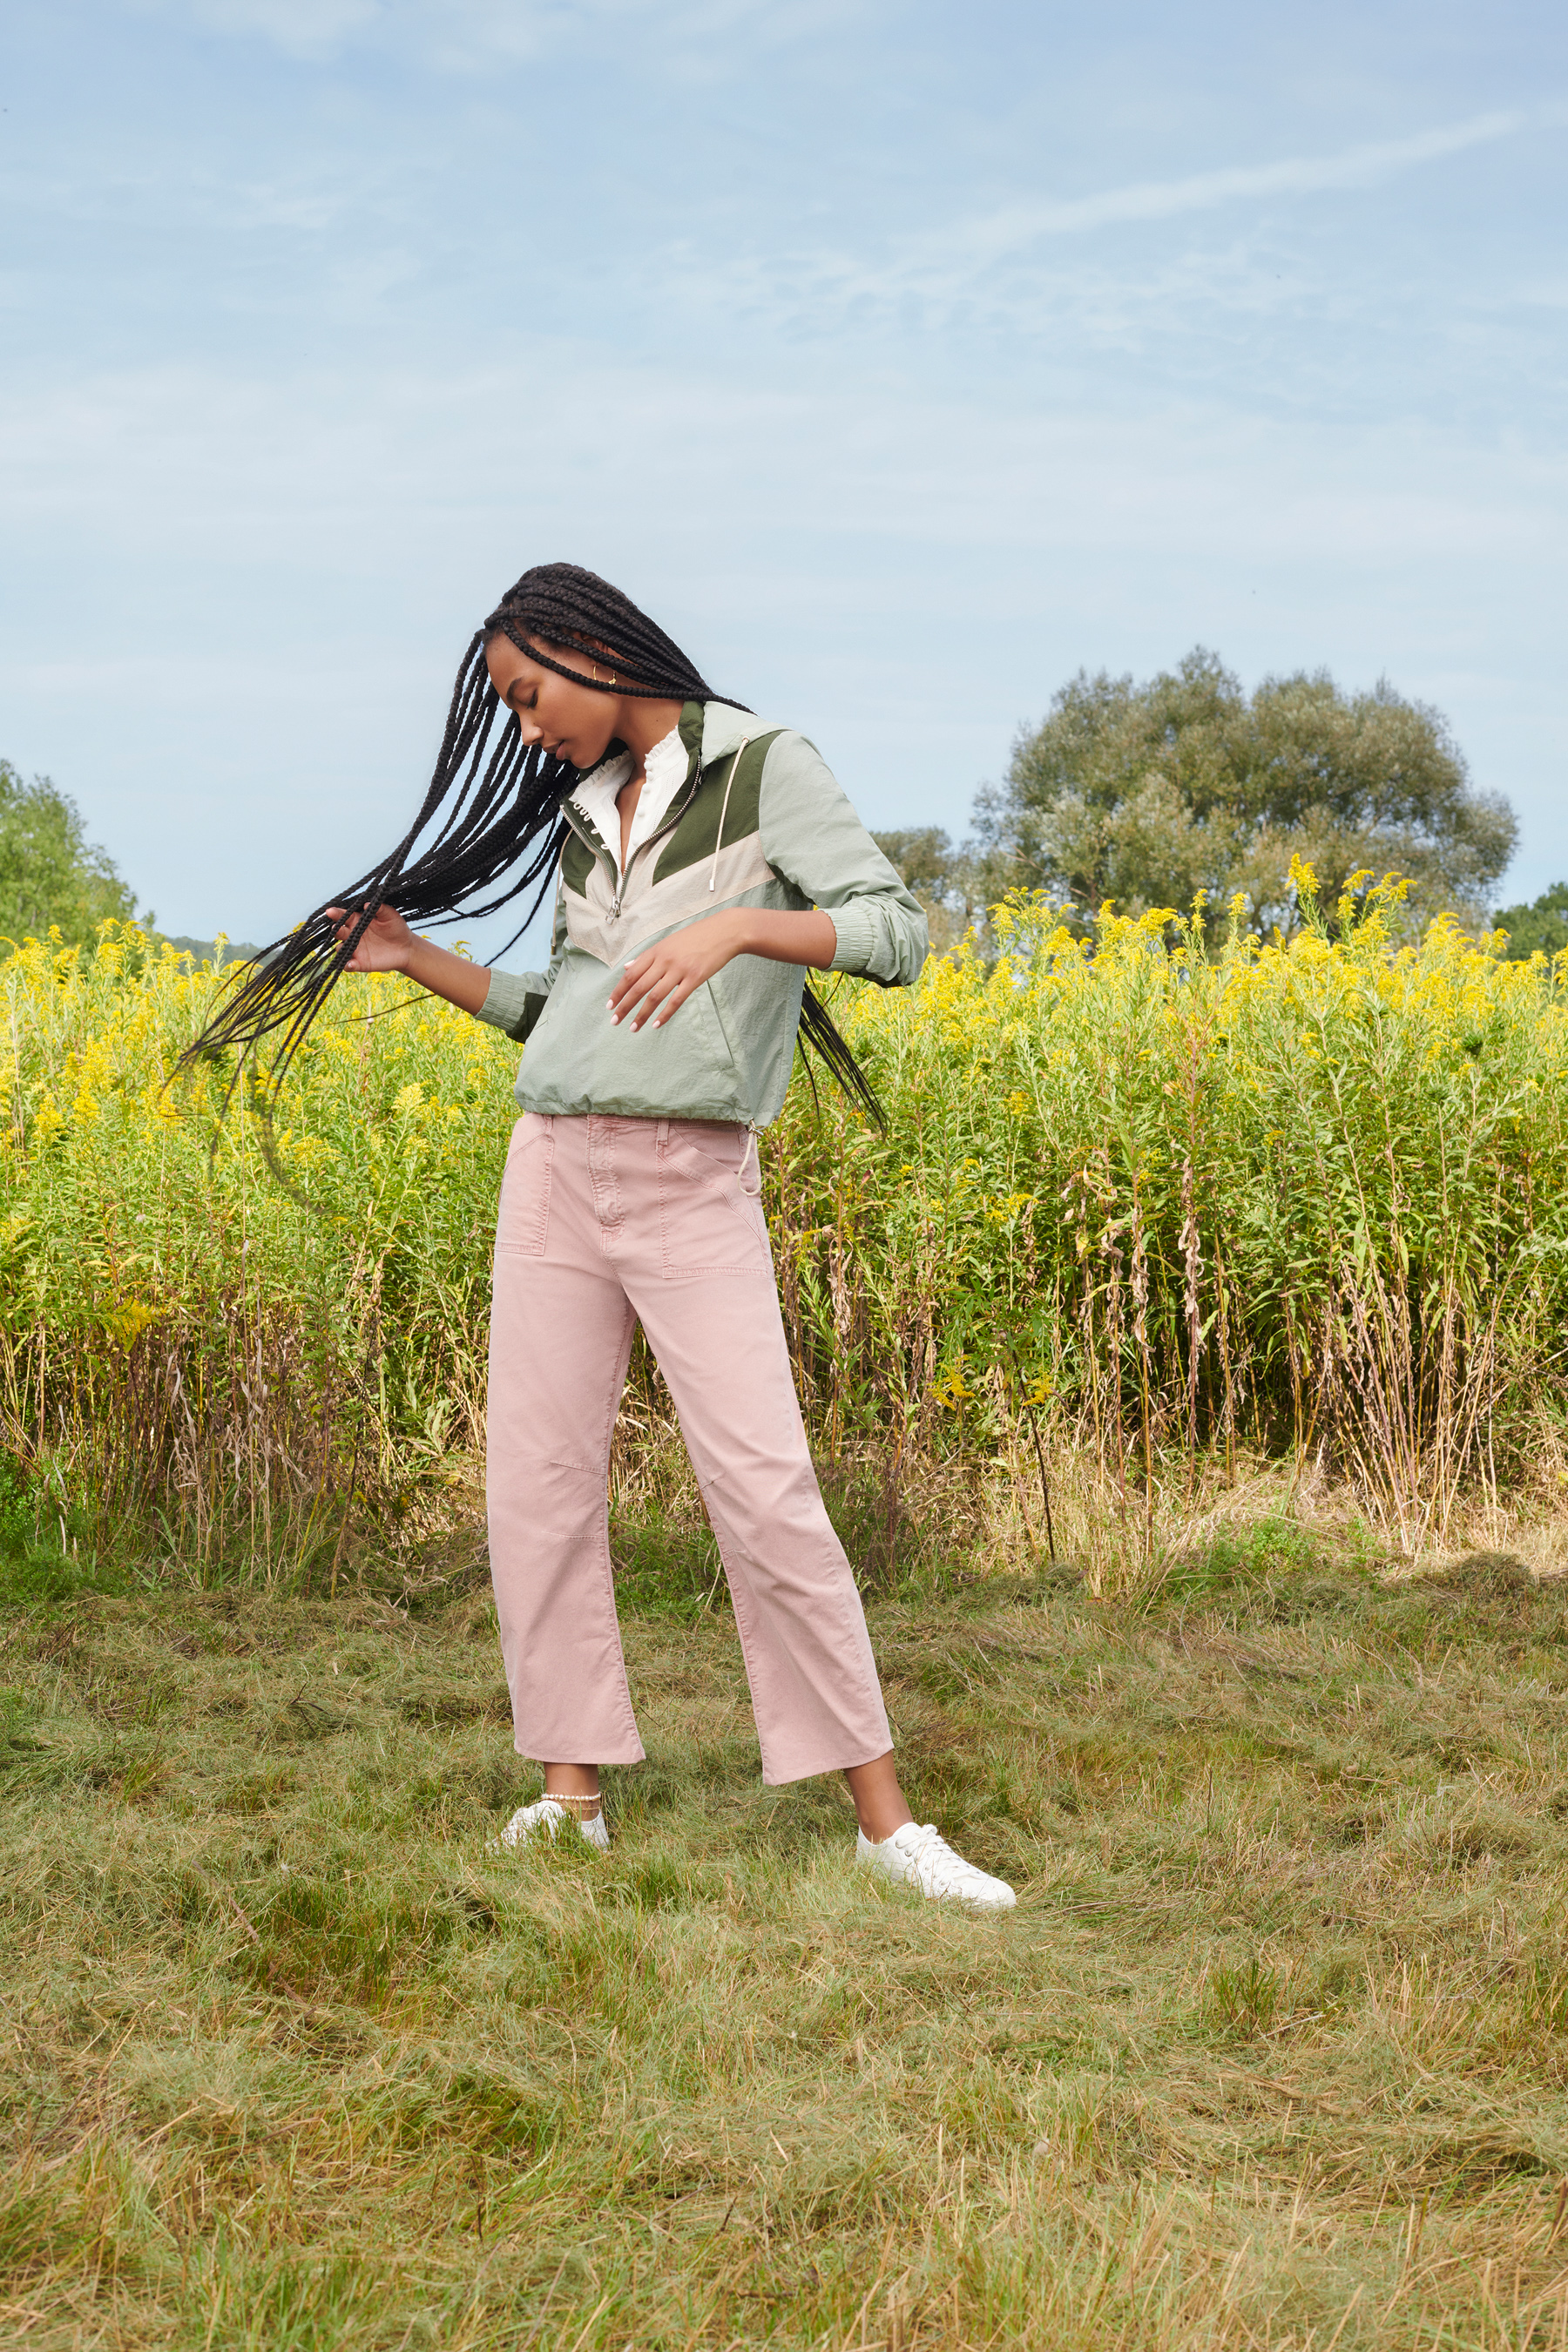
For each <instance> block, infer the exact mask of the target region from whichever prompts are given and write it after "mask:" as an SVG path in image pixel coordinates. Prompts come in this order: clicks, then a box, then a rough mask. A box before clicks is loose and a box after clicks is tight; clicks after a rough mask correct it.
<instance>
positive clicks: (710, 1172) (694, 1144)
mask: <svg viewBox="0 0 1568 2352" xmlns="http://www.w3.org/2000/svg"><path fill="white" fill-rule="evenodd" d="M756 1181H757V1177H756V1161H755V1154H754V1150H753V1145H752V1137H751V1135H750V1134H749V1133H748V1132H747V1130H746V1129H745V1128H743V1127H727V1126H720V1125H717V1124H714V1123H710V1121H708V1120H706V1119H681V1118H672V1119H670V1120H668V1122H667V1123H666V1124H665V1125H664V1126H663V1127H662V1129H661V1130H660V1134H659V1139H658V1223H659V1242H660V1246H661V1249H662V1252H663V1260H664V1274H665V1278H666V1279H667V1280H668V1279H669V1278H670V1277H672V1276H676V1275H684V1274H758V1273H763V1272H771V1271H772V1266H773V1257H772V1253H771V1252H770V1250H769V1248H768V1228H767V1220H766V1219H765V1217H764V1216H763V1204H762V1202H761V1200H760V1199H759V1197H758V1194H757V1192H752V1190H751V1189H750V1186H751V1185H752V1184H753V1183H755V1182H756ZM759 1189H760V1188H759Z"/></svg>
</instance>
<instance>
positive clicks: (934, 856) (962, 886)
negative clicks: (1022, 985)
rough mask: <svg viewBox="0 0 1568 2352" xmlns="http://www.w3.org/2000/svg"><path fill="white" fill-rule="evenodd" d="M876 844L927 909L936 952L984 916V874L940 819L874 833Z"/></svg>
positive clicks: (954, 942)
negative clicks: (946, 831)
mask: <svg viewBox="0 0 1568 2352" xmlns="http://www.w3.org/2000/svg"><path fill="white" fill-rule="evenodd" d="M871 837H872V839H873V840H874V841H875V843H876V845H877V846H878V848H879V850H880V851H881V853H882V855H883V856H884V857H885V858H886V859H887V860H888V863H889V866H892V867H894V869H895V870H896V872H897V873H898V875H899V877H900V880H901V881H904V882H906V883H908V885H909V887H910V889H911V890H912V891H913V892H914V894H915V897H916V898H918V899H919V900H920V902H921V906H922V907H923V908H925V910H926V920H927V922H928V923H929V924H930V925H931V946H932V947H933V948H934V949H935V950H936V952H937V953H938V955H941V954H942V952H943V951H944V950H946V949H948V948H952V947H956V946H957V945H958V942H959V940H962V939H963V937H964V935H965V934H966V932H968V931H969V930H970V929H971V928H972V927H973V925H974V924H976V923H984V915H985V905H986V899H985V879H984V875H983V873H982V871H981V867H980V866H979V864H978V862H977V860H976V858H975V856H974V854H973V849H972V848H971V846H970V845H968V844H967V843H963V844H959V845H954V843H953V842H952V840H951V839H950V838H949V836H948V835H947V834H946V833H945V832H944V830H943V829H942V826H941V825H939V824H924V825H917V826H912V827H910V828H909V829H907V830H905V831H903V832H897V833H878V834H873V835H872V836H871Z"/></svg>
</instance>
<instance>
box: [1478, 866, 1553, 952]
mask: <svg viewBox="0 0 1568 2352" xmlns="http://www.w3.org/2000/svg"><path fill="white" fill-rule="evenodd" d="M1492 921H1493V923H1494V924H1495V925H1496V927H1497V929H1499V930H1500V931H1506V932H1507V933H1508V953H1509V961H1510V962H1511V963H1527V962H1528V961H1529V960H1530V958H1531V956H1532V955H1534V953H1535V952H1536V950H1537V949H1538V948H1539V949H1541V950H1543V951H1544V952H1545V953H1546V954H1547V955H1561V954H1562V952H1563V949H1564V948H1568V882H1554V883H1553V884H1552V887H1551V889H1550V890H1543V891H1542V894H1541V896H1540V898H1534V899H1531V903H1530V905H1529V906H1528V907H1526V906H1518V907H1500V908H1498V911H1497V913H1496V914H1495V915H1494V916H1493V917H1492Z"/></svg>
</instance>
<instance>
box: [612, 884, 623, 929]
mask: <svg viewBox="0 0 1568 2352" xmlns="http://www.w3.org/2000/svg"><path fill="white" fill-rule="evenodd" d="M620 919H621V894H620V892H619V890H617V891H616V895H615V897H614V898H612V899H611V901H610V920H611V921H612V922H613V923H618V922H619V921H620Z"/></svg>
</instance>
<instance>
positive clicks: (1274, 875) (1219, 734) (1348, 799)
mask: <svg viewBox="0 0 1568 2352" xmlns="http://www.w3.org/2000/svg"><path fill="white" fill-rule="evenodd" d="M1518 831H1519V827H1518V823H1517V820H1516V818H1515V816H1514V814H1513V811H1512V809H1511V808H1510V806H1509V803H1508V802H1507V801H1506V800H1505V799H1504V798H1503V796H1502V795H1501V793H1493V792H1486V791H1482V790H1479V789H1478V788H1477V787H1476V785H1475V784H1474V783H1473V782H1472V781H1471V778H1470V774H1469V771H1468V766H1467V764H1466V761H1465V758H1464V754H1463V753H1462V751H1460V750H1459V747H1458V744H1457V743H1456V742H1455V740H1454V739H1453V736H1452V734H1451V732H1450V731H1449V729H1448V726H1447V721H1446V720H1445V719H1444V718H1443V717H1442V715H1441V713H1440V712H1438V711H1436V710H1434V709H1431V707H1430V706H1429V705H1427V704H1426V703H1421V702H1415V701H1412V700H1410V699H1408V698H1406V697H1405V696H1404V695H1401V694H1398V693H1396V692H1395V691H1394V688H1392V687H1391V686H1389V685H1388V684H1387V683H1386V681H1383V682H1380V683H1379V684H1378V685H1377V686H1375V687H1373V688H1372V689H1371V690H1370V691H1369V692H1366V693H1361V694H1347V693H1346V692H1344V691H1343V690H1342V688H1340V687H1338V686H1336V684H1335V683H1334V681H1333V679H1332V678H1331V677H1330V676H1329V674H1328V672H1327V671H1326V670H1315V671H1306V670H1300V671H1297V672H1295V673H1294V674H1293V675H1292V676H1289V677H1266V678H1265V679H1263V680H1262V682H1261V683H1260V684H1259V685H1258V687H1257V688H1256V689H1255V690H1254V691H1253V692H1252V693H1251V694H1248V693H1247V692H1246V691H1245V690H1244V688H1242V685H1241V683H1240V681H1239V679H1238V678H1237V677H1236V676H1235V674H1234V673H1233V672H1232V671H1230V670H1227V669H1226V667H1225V665H1224V663H1223V662H1222V661H1221V660H1220V659H1219V657H1218V656H1217V655H1215V654H1213V653H1211V652H1209V651H1208V650H1207V649H1206V648H1205V647H1204V646H1196V647H1194V650H1193V652H1191V653H1190V654H1188V655H1187V656H1186V658H1185V660H1184V661H1182V662H1181V663H1179V664H1178V665H1177V667H1176V668H1175V669H1174V670H1163V671H1161V672H1160V673H1159V675H1158V676H1157V677H1152V678H1149V679H1146V680H1144V681H1142V683H1140V682H1139V681H1137V680H1135V679H1133V678H1132V677H1112V676H1111V675H1110V672H1109V671H1106V670H1100V671H1096V672H1090V671H1089V670H1080V671H1079V674H1078V676H1077V677H1073V678H1070V679H1069V680H1068V683H1067V684H1066V685H1065V686H1064V687H1062V688H1060V689H1059V691H1058V693H1057V695H1056V696H1055V698H1054V699H1053V700H1052V703H1051V706H1050V709H1049V711H1048V712H1047V716H1046V718H1045V719H1043V720H1042V721H1041V723H1040V724H1039V725H1038V726H1037V727H1026V728H1024V729H1022V730H1020V732H1019V734H1018V735H1017V737H1016V740H1015V742H1014V745H1013V753H1012V758H1011V760H1010V761H1009V762H1008V766H1007V770H1006V773H1005V776H1004V778H1003V781H1002V782H1001V783H1000V784H990V785H984V786H982V787H981V789H980V791H979V792H978V793H977V794H976V795H975V800H974V808H973V829H972V831H971V833H970V835H969V837H968V838H967V839H966V840H964V841H962V842H956V843H955V842H954V841H953V840H952V838H951V836H950V835H948V834H947V833H946V832H945V831H944V830H943V829H942V827H941V826H938V825H923V826H917V827H910V828H906V829H904V830H902V831H899V832H889V833H879V835H878V836H877V838H878V840H879V842H880V844H881V845H882V848H883V849H884V850H885V852H886V853H887V855H888V856H889V858H890V859H891V861H892V863H893V864H894V866H897V867H898V869H899V871H900V874H901V875H902V876H903V877H904V879H905V880H906V881H907V882H908V883H909V885H910V888H911V889H912V890H914V891H915V892H916V894H917V896H918V897H919V898H921V901H922V903H923V904H924V906H925V908H926V910H927V913H928V915H929V917H930V919H931V938H932V941H933V944H934V945H936V946H938V947H939V948H943V947H950V946H952V945H953V944H955V943H956V942H957V941H958V940H961V939H963V937H965V936H966V935H967V934H968V933H970V932H971V931H972V930H973V931H978V932H980V933H981V935H982V936H984V913H985V908H987V907H989V906H994V905H995V904H996V902H997V901H998V900H999V899H1000V898H1003V897H1004V896H1005V894H1006V893H1007V892H1008V891H1009V890H1016V889H1032V890H1044V891H1046V892H1047V893H1048V894H1049V895H1050V897H1051V898H1053V899H1055V900H1056V901H1057V902H1058V904H1059V905H1060V906H1061V907H1062V908H1063V912H1064V919H1066V920H1067V921H1068V924H1069V925H1075V926H1078V927H1080V928H1082V929H1085V930H1086V931H1087V929H1088V927H1089V919H1090V918H1091V917H1092V916H1093V915H1094V914H1095V913H1096V912H1098V910H1099V908H1100V907H1101V906H1103V905H1104V904H1105V903H1106V902H1107V901H1108V900H1109V901H1110V902H1111V903H1112V904H1113V905H1114V906H1115V907H1116V908H1117V910H1118V912H1120V913H1122V914H1129V915H1141V914H1143V913H1146V912H1147V911H1148V910H1149V909H1150V908H1155V907H1170V908H1175V909H1177V910H1178V911H1179V912H1181V913H1183V914H1185V913H1186V912H1188V911H1189V910H1190V908H1192V907H1193V905H1194V900H1196V899H1197V898H1199V896H1200V894H1201V897H1202V899H1203V902H1204V906H1205V922H1206V924H1207V926H1208V928H1209V930H1210V932H1211V935H1212V934H1214V933H1217V932H1219V931H1222V930H1223V929H1225V927H1226V925H1227V924H1228V923H1229V922H1230V921H1231V920H1232V919H1233V913H1234V915H1235V917H1236V919H1238V920H1239V922H1240V925H1241V927H1242V929H1246V930H1249V931H1252V932H1254V933H1256V934H1257V935H1258V937H1260V938H1267V937H1272V936H1273V935H1274V933H1275V932H1276V931H1279V932H1282V933H1283V934H1284V935H1285V936H1286V937H1289V935H1290V934H1291V933H1292V931H1294V930H1295V929H1296V928H1297V927H1298V926H1299V924H1300V921H1301V919H1302V914H1301V908H1300V905H1299V903H1298V898H1297V893H1296V889H1295V886H1294V884H1293V882H1292V880H1291V869H1292V865H1293V863H1294V861H1295V860H1297V859H1298V858H1299V859H1300V860H1302V861H1303V862H1304V863H1305V864H1307V865H1308V866H1310V867H1311V868H1312V871H1313V873H1314V874H1315V875H1316V877H1317V880H1318V885H1319V895H1320V898H1321V903H1322V904H1323V905H1325V906H1327V907H1332V906H1334V905H1335V904H1336V903H1337V902H1338V900H1339V898H1340V897H1341V894H1342V892H1343V890H1344V889H1345V887H1346V885H1347V884H1348V883H1349V882H1350V881H1351V880H1352V877H1354V876H1356V875H1364V876H1370V877H1371V878H1372V880H1373V881H1374V882H1375V881H1378V880H1381V879H1382V877H1384V875H1385V874H1389V873H1394V874H1398V875H1402V876H1404V877H1405V878H1406V880H1407V882H1408V884H1409V889H1408V892H1407V896H1406V899H1405V907H1406V910H1407V915H1408V918H1409V919H1411V920H1412V922H1414V923H1419V922H1421V921H1422V920H1424V919H1427V918H1429V917H1431V916H1433V915H1436V914H1438V913H1443V912H1452V913H1454V914H1456V915H1458V917H1459V919H1461V921H1463V922H1464V923H1466V924H1467V926H1468V927H1469V928H1471V929H1477V930H1479V929H1490V928H1492V926H1493V925H1494V923H1495V924H1497V925H1500V926H1501V927H1502V928H1504V929H1507V930H1508V931H1509V933H1510V949H1509V952H1510V954H1513V955H1529V954H1530V953H1531V952H1532V951H1533V950H1534V949H1535V948H1536V947H1538V946H1539V947H1546V948H1548V949H1549V950H1552V951H1553V952H1554V951H1555V950H1557V949H1558V948H1561V947H1563V946H1568V884H1562V885H1558V886H1557V887H1556V888H1555V889H1554V890H1552V891H1548V892H1547V893H1546V894H1545V897H1544V898H1542V899H1541V900H1538V901H1537V902H1536V904H1535V906H1534V907H1532V908H1524V907H1510V908H1504V909H1502V910H1501V911H1500V912H1498V913H1496V914H1494V913H1493V912H1492V908H1493V903H1494V897H1495V892H1496V887H1497V884H1498V883H1499V882H1500V879H1501V877H1502V876H1503V873H1504V872H1505V870H1506V868H1507V866H1508V863H1509V860H1510V857H1511V856H1512V855H1513V851H1514V845H1515V843H1516V841H1517V838H1518Z"/></svg>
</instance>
